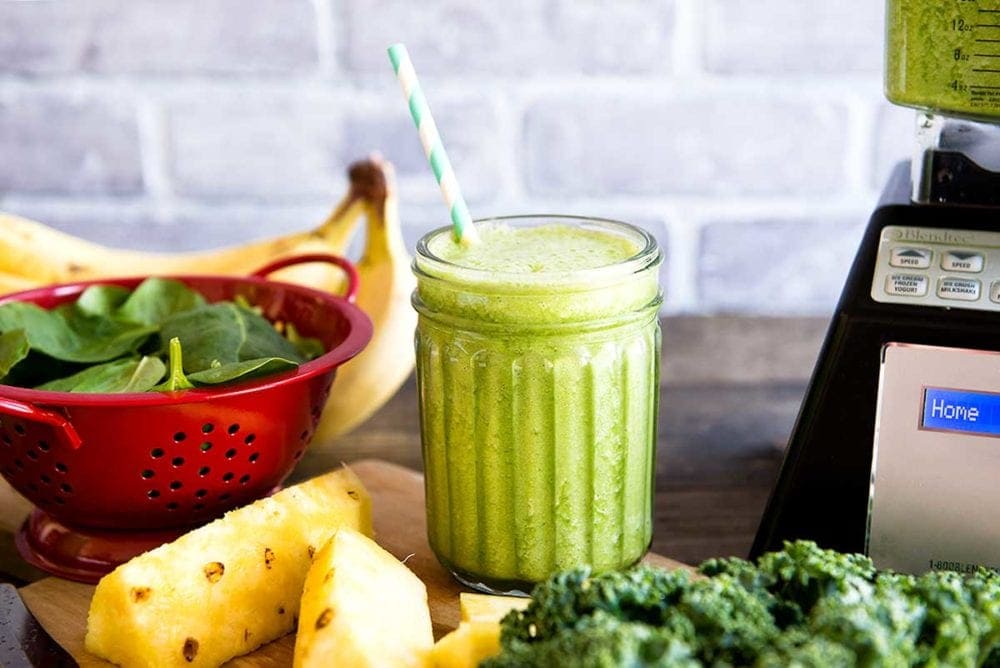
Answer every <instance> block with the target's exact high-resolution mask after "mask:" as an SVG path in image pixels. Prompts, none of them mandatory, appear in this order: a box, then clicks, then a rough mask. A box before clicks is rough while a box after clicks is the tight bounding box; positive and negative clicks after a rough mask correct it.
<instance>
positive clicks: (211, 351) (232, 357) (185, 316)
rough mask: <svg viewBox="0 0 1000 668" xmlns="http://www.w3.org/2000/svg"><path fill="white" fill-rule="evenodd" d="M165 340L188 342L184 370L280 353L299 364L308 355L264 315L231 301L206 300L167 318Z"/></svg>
mask: <svg viewBox="0 0 1000 668" xmlns="http://www.w3.org/2000/svg"><path fill="white" fill-rule="evenodd" d="M160 337H161V339H162V340H164V341H169V340H170V339H173V338H178V339H180V340H181V343H183V344H184V372H185V373H189V374H190V373H197V372H198V371H204V370H206V369H210V368H211V367H212V365H213V363H214V362H218V363H219V364H223V365H225V364H232V363H234V362H246V361H248V360H255V359H260V358H266V357H280V358H282V359H286V360H290V361H292V362H295V363H296V364H300V363H302V362H305V361H306V360H305V358H304V357H303V356H302V355H301V354H300V353H299V351H298V350H296V348H295V346H294V345H292V343H291V342H290V341H288V339H286V338H284V337H283V336H281V334H279V333H278V332H277V331H276V330H275V329H274V326H273V325H272V324H271V323H270V322H268V321H267V320H265V319H264V318H263V317H261V316H259V315H257V314H256V313H253V312H252V311H249V310H247V309H244V308H240V307H239V306H237V305H236V304H233V303H231V302H221V303H216V304H206V305H204V306H200V307H198V308H195V309H191V310H188V311H183V312H181V313H176V314H174V315H173V316H171V317H169V318H167V319H166V320H165V321H164V323H163V327H162V329H161V331H160Z"/></svg>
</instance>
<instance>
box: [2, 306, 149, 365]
mask: <svg viewBox="0 0 1000 668" xmlns="http://www.w3.org/2000/svg"><path fill="white" fill-rule="evenodd" d="M12 329H22V330H24V332H25V333H26V334H27V336H28V343H29V345H30V346H31V348H32V350H37V351H39V352H42V353H45V354H46V355H49V356H50V357H54V358H56V359H58V360H63V361H66V362H90V363H93V362H106V361H109V360H112V359H114V358H116V357H121V356H122V355H129V354H132V353H134V352H135V351H136V350H138V349H139V347H140V346H141V345H142V344H143V343H144V342H145V341H146V340H147V339H148V338H149V337H150V335H151V334H154V333H155V332H156V330H157V328H156V327H149V326H143V325H137V324H135V323H129V322H123V321H120V320H117V319H113V318H108V317H103V316H96V315H88V314H87V313H84V312H83V311H80V310H79V309H53V310H51V311H46V310H45V309H43V308H41V307H40V306H36V305H34V304H28V303H26V302H9V303H7V304H0V332H9V331H10V330H12Z"/></svg>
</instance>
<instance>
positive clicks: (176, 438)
mask: <svg viewBox="0 0 1000 668" xmlns="http://www.w3.org/2000/svg"><path fill="white" fill-rule="evenodd" d="M185 438H187V434H185V433H184V432H183V431H179V432H177V433H176V434H174V441H175V442H177V443H180V442H181V441H183V440H184V439H185Z"/></svg>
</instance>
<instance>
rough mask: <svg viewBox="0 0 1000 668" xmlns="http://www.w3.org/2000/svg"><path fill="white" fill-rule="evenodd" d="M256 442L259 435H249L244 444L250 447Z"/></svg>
mask: <svg viewBox="0 0 1000 668" xmlns="http://www.w3.org/2000/svg"><path fill="white" fill-rule="evenodd" d="M256 440H257V434H249V435H248V436H247V437H246V438H244V439H243V442H244V443H246V444H247V445H250V444H252V443H253V442H254V441H256Z"/></svg>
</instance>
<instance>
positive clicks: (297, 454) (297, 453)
mask: <svg viewBox="0 0 1000 668" xmlns="http://www.w3.org/2000/svg"><path fill="white" fill-rule="evenodd" d="M301 456H302V450H296V451H295V458H296V459H298V458H299V457H301Z"/></svg>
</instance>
